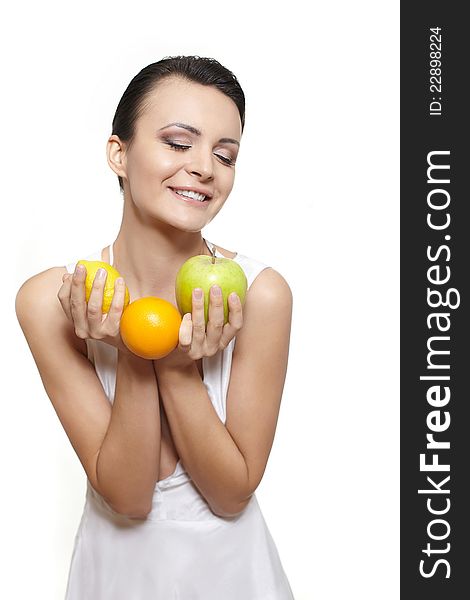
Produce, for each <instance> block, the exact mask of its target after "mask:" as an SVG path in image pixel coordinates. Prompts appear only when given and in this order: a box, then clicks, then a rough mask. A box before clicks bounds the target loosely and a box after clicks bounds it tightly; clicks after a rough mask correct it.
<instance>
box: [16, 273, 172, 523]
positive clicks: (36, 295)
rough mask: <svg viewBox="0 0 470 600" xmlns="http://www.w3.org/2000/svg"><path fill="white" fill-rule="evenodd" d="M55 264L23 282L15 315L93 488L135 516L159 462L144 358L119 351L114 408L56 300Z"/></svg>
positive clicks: (153, 399)
mask: <svg viewBox="0 0 470 600" xmlns="http://www.w3.org/2000/svg"><path fill="white" fill-rule="evenodd" d="M62 273H63V269H61V268H53V269H49V270H47V271H44V272H42V273H40V274H38V275H36V276H34V277H32V278H30V279H28V280H27V281H26V282H25V283H24V284H23V285H22V286H21V288H20V290H19V291H18V294H17V297H16V313H17V317H18V320H19V322H20V325H21V328H22V330H23V333H24V335H25V337H26V340H27V342H28V344H29V347H30V349H31V352H32V354H33V357H34V360H35V361H36V365H37V367H38V370H39V373H40V376H41V379H42V381H43V384H44V387H45V389H46V392H47V394H48V396H49V398H50V399H51V402H52V404H53V407H54V409H55V411H56V413H57V416H58V417H59V420H60V422H61V423H62V426H63V427H64V430H65V432H66V434H67V436H68V438H69V440H70V442H71V444H72V446H73V448H74V450H75V452H76V453H77V455H78V457H79V459H80V462H81V463H82V465H83V467H84V469H85V472H86V474H87V477H88V479H89V480H90V483H91V485H92V486H93V488H94V489H95V490H96V491H97V492H98V493H99V494H100V495H102V496H103V498H104V499H105V500H106V501H107V502H108V504H110V506H111V507H112V508H113V509H114V510H116V512H119V513H122V514H126V515H127V516H130V517H136V518H143V517H145V515H146V514H147V513H148V511H149V510H150V507H151V501H152V496H153V489H154V487H155V483H156V481H157V480H158V472H159V462H160V407H159V400H158V390H157V382H156V378H155V372H154V370H153V365H152V362H151V361H145V360H144V359H140V358H138V357H134V356H133V355H132V356H131V355H130V354H129V355H127V356H126V355H124V354H123V353H121V352H119V358H118V365H117V381H116V391H115V398H114V405H111V404H110V402H109V400H108V398H107V397H106V395H105V393H104V390H103V387H102V385H101V382H100V380H99V379H98V376H97V374H96V372H95V369H94V367H93V365H92V364H91V363H90V361H89V360H88V359H87V357H86V356H85V355H84V348H85V349H86V345H85V341H84V340H83V339H79V338H78V337H77V336H76V334H75V331H74V325H73V323H72V322H71V321H70V320H69V319H67V317H66V315H65V313H64V311H63V309H62V307H61V305H60V303H59V301H58V299H57V290H58V289H59V288H60V285H61V277H62Z"/></svg>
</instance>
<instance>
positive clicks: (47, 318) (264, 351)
mask: <svg viewBox="0 0 470 600" xmlns="http://www.w3.org/2000/svg"><path fill="white" fill-rule="evenodd" d="M244 112H245V107H244V95H243V91H242V89H241V87H240V85H239V83H238V81H237V79H236V78H235V76H234V75H233V74H232V73H231V72H230V71H229V70H227V69H226V68H224V67H223V66H222V65H220V63H218V62H217V61H215V60H213V59H206V58H200V57H170V58H167V59H164V60H161V61H159V62H157V63H154V64H151V65H149V66H147V67H146V68H144V69H143V70H142V71H141V72H140V73H138V74H137V75H136V77H134V79H133V80H132V81H131V83H130V84H129V86H128V88H127V89H126V91H125V93H124V95H123V97H122V99H121V101H120V103H119V105H118V108H117V110H116V115H115V117H114V120H113V131H112V135H111V136H110V138H109V140H108V143H107V158H108V163H109V166H110V167H111V169H112V170H113V171H114V172H115V173H116V175H117V176H118V178H119V185H120V187H121V190H122V192H123V195H124V211H123V217H122V223H121V228H120V231H119V233H118V236H117V238H116V240H115V241H114V243H113V244H111V245H110V246H107V247H105V248H103V249H102V250H100V251H99V252H96V253H93V254H91V255H89V256H87V257H86V258H88V259H91V260H103V261H105V262H108V263H110V264H113V265H114V266H115V267H116V269H117V270H118V271H119V272H120V274H121V275H122V278H123V281H121V282H117V283H116V288H115V290H116V291H115V294H114V298H113V302H112V305H111V309H110V311H109V313H108V314H107V316H105V315H102V313H101V301H102V296H103V287H104V282H105V278H103V277H99V276H97V277H96V278H95V280H94V284H93V290H92V293H91V296H90V298H89V301H88V303H87V302H86V301H85V288H84V281H85V276H86V272H85V271H84V270H83V269H82V270H80V269H78V268H77V269H74V266H75V263H73V264H71V265H68V266H67V267H65V268H64V267H54V268H51V269H48V270H46V271H44V272H42V273H39V274H37V275H35V276H33V277H31V278H30V279H28V280H27V281H26V282H25V283H24V284H23V285H22V287H21V288H20V290H19V292H18V294H17V301H16V310H17V315H18V319H19V321H20V324H21V327H22V329H23V331H24V334H25V336H26V338H27V340H28V344H29V346H30V348H31V352H32V354H33V356H34V359H35V361H36V364H37V366H38V369H39V372H40V375H41V378H42V380H43V383H44V386H45V389H46V391H47V394H48V396H49V397H50V399H51V401H52V404H53V406H54V409H55V410H56V412H57V415H58V417H59V419H60V421H61V423H62V425H63V427H64V429H65V431H66V433H67V436H68V437H69V439H70V441H71V443H72V445H73V447H74V449H75V451H76V453H77V455H78V457H79V459H80V462H81V463H82V465H83V468H84V469H85V472H86V475H87V494H86V502H85V508H84V512H83V517H82V519H81V522H80V526H79V529H78V532H77V536H76V539H75V545H74V551H73V557H72V562H71V566H70V572H69V580H68V586H67V594H66V597H67V600H84V599H90V600H105V599H113V600H119V599H122V600H130V599H131V598H136V599H139V600H146V599H149V600H150V599H154V598H155V599H156V598H161V599H162V600H170V599H173V598H180V599H183V600H188V599H189V598H200V599H201V600H202V599H204V600H210V599H214V600H215V599H217V600H231V599H233V600H284V599H290V598H292V593H291V590H290V587H289V584H288V581H287V578H286V576H285V574H284V571H283V568H282V565H281V563H280V561H279V556H278V553H277V550H276V547H275V544H274V542H273V540H272V538H271V536H270V533H269V530H268V529H267V527H266V524H265V522H264V519H263V516H262V513H261V511H260V508H259V506H258V503H257V500H256V496H255V494H254V492H255V490H256V488H257V486H258V485H259V483H260V481H261V478H262V476H263V473H264V470H265V467H266V462H267V459H268V456H269V453H270V450H271V446H272V443H273V438H274V433H275V428H276V422H277V418H278V414H279V407H280V401H281V395H282V389H283V385H284V380H285V374H286V368H287V357H288V345H289V334H290V323H291V311H292V295H291V291H290V289H289V286H288V285H287V283H286V281H285V280H284V279H283V277H282V276H281V275H280V274H279V273H277V272H276V271H275V270H273V269H272V268H269V267H268V266H267V265H264V264H262V263H260V262H258V261H256V260H254V259H251V258H249V257H247V256H243V255H240V254H236V253H234V252H231V251H229V250H225V249H223V248H221V247H220V246H218V245H217V246H216V247H214V245H213V244H212V243H210V242H208V241H207V240H205V239H204V238H203V237H202V234H201V231H202V229H203V228H204V226H205V225H207V223H209V222H210V221H211V220H212V219H213V218H214V217H215V215H216V214H217V213H218V212H219V210H220V209H221V208H222V206H223V205H224V203H225V201H226V200H227V197H228V196H229V194H230V191H231V189H232V186H233V182H234V175H235V163H236V159H237V154H238V151H239V147H240V139H241V135H242V131H243V126H244ZM213 250H215V252H216V255H217V256H226V257H229V258H232V259H233V260H235V261H237V262H238V263H239V264H240V265H241V266H242V268H243V269H244V271H245V274H246V275H247V280H248V285H249V287H248V292H247V295H246V300H245V304H244V305H243V308H242V305H241V303H240V299H239V298H237V297H236V296H235V297H232V296H231V297H230V298H229V322H228V323H227V324H226V325H225V326H223V309H222V298H221V295H220V289H218V288H217V287H216V286H213V288H212V289H211V295H210V303H209V322H208V324H207V327H205V324H204V312H203V311H204V300H203V298H201V297H200V295H198V290H197V289H196V290H194V292H193V310H192V314H189V313H188V314H187V315H184V318H183V321H182V324H181V327H180V332H179V344H178V347H177V348H176V349H175V350H174V351H173V352H171V353H170V354H168V355H167V356H166V357H164V358H162V359H159V360H147V359H143V358H140V357H138V356H136V355H134V354H132V353H131V352H129V351H128V350H127V348H126V347H125V345H124V343H123V342H122V340H121V337H120V333H119V321H120V317H121V314H122V310H123V303H124V289H125V285H127V287H128V289H129V293H130V299H131V301H133V300H135V299H137V298H140V297H143V296H158V297H161V298H164V299H166V300H168V301H169V302H172V303H173V304H176V302H175V277H176V273H177V271H178V269H179V267H180V266H181V265H182V263H183V262H184V261H185V260H187V259H188V258H189V257H191V256H194V255H197V254H211V252H212V251H213ZM78 258H83V257H78Z"/></svg>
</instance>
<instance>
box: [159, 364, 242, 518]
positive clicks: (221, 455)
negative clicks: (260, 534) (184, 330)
mask: <svg viewBox="0 0 470 600" xmlns="http://www.w3.org/2000/svg"><path fill="white" fill-rule="evenodd" d="M155 372H156V374H157V379H158V387H159V390H160V395H161V399H162V402H163V406H164V407H165V413H166V415H167V418H168V421H169V425H170V429H171V433H172V436H173V440H174V442H175V446H176V448H177V450H178V454H179V456H180V457H181V460H182V462H183V464H184V466H185V469H186V471H187V472H188V473H189V475H190V476H191V479H192V480H193V481H194V483H195V485H196V486H197V487H198V489H199V490H200V491H201V493H202V495H203V496H204V497H205V498H206V500H207V502H208V503H209V505H210V507H211V509H212V510H213V511H214V512H215V513H216V514H218V515H220V516H223V517H229V516H233V515H236V514H238V513H239V512H241V510H242V509H243V508H244V506H245V505H246V502H247V501H248V499H247V498H246V496H247V487H248V473H247V466H246V462H245V459H244V457H243V455H242V454H241V452H240V450H239V449H238V447H237V445H236V444H235V442H234V441H233V439H232V437H231V436H230V433H229V432H228V431H227V428H226V427H225V425H224V424H223V423H222V421H221V420H220V419H219V417H218V415H217V413H216V411H215V409H214V407H213V405H212V403H211V400H210V398H209V396H208V394H207V390H206V387H205V385H204V383H203V382H202V380H201V378H200V376H199V373H198V370H197V367H196V364H195V363H194V365H192V366H191V367H189V368H187V369H174V368H167V367H160V366H159V364H158V361H155Z"/></svg>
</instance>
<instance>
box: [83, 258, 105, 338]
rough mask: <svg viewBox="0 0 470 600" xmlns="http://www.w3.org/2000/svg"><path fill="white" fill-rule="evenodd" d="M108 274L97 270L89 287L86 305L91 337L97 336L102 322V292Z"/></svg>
mask: <svg viewBox="0 0 470 600" xmlns="http://www.w3.org/2000/svg"><path fill="white" fill-rule="evenodd" d="M107 276H108V272H107V271H106V269H98V270H97V272H96V275H95V278H94V280H93V285H92V286H91V292H90V297H89V298H88V303H87V318H88V327H89V330H90V333H91V334H92V336H93V337H95V336H97V335H98V332H99V331H100V329H101V323H102V322H103V319H102V316H103V291H104V285H105V282H106V278H107Z"/></svg>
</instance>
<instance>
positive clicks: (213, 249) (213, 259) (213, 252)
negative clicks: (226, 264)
mask: <svg viewBox="0 0 470 600" xmlns="http://www.w3.org/2000/svg"><path fill="white" fill-rule="evenodd" d="M211 252H212V264H213V265H215V246H212V250H211Z"/></svg>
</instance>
